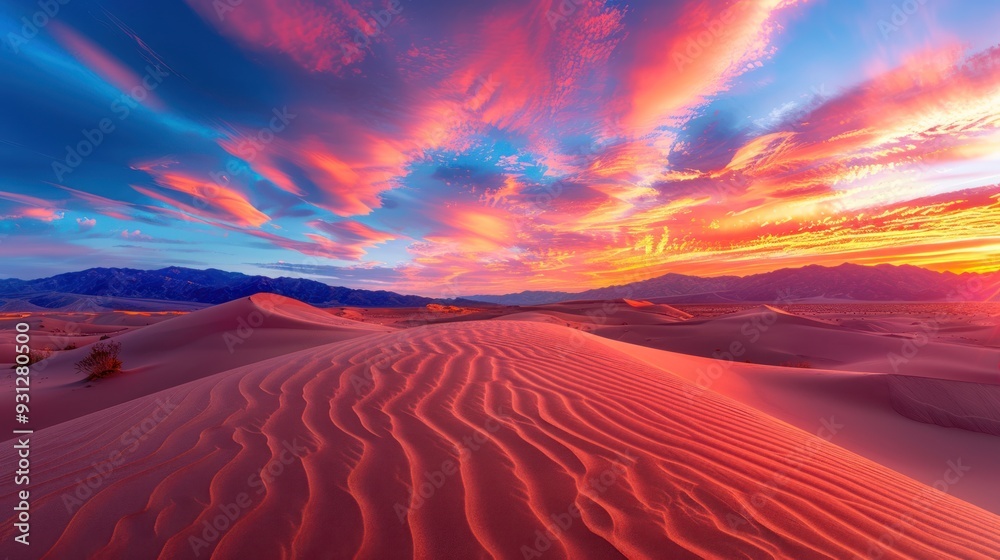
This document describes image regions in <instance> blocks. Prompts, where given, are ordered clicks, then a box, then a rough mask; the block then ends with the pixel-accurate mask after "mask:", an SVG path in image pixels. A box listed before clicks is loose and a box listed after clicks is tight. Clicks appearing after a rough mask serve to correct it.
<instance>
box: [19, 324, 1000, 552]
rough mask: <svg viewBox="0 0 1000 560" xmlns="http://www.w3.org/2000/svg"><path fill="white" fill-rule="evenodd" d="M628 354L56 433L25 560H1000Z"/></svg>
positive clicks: (391, 379) (416, 338) (408, 380)
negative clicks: (34, 558)
mask: <svg viewBox="0 0 1000 560" xmlns="http://www.w3.org/2000/svg"><path fill="white" fill-rule="evenodd" d="M136 334H139V333H136ZM630 348H634V347H630V346H627V345H623V346H622V347H615V345H614V344H609V343H606V342H605V341H603V340H602V339H599V338H597V337H595V336H592V335H589V334H584V333H581V332H579V331H574V330H572V329H569V328H566V327H565V326H562V325H553V324H542V323H538V322H519V321H489V322H487V321H472V322H460V323H451V324H440V325H428V326H424V327H419V328H414V329H409V330H402V331H396V332H391V333H369V334H367V335H365V336H360V337H357V338H352V339H350V340H345V341H341V342H334V343H332V344H325V345H322V346H317V347H315V348H310V349H306V350H302V351H298V352H294V353H291V354H287V355H284V356H279V357H276V358H273V359H268V360H264V361H260V362H258V363H254V364H251V365H247V366H242V367H237V368H236V369H232V370H229V371H224V372H221V373H217V374H214V375H209V376H205V377H202V378H198V379H194V380H192V381H190V382H188V383H184V384H180V385H177V386H173V387H170V388H166V389H164V390H161V391H158V392H153V393H150V394H147V395H145V396H141V397H139V398H136V399H134V400H130V401H128V402H125V403H123V404H119V405H116V406H112V407H110V408H107V409H104V410H101V411H97V412H94V413H92V414H89V415H86V416H82V417H80V418H77V419H76V420H74V421H72V422H66V423H62V424H58V425H54V426H51V427H48V428H45V429H43V430H41V431H39V432H37V433H36V434H35V436H34V437H35V438H36V439H37V441H39V442H45V445H44V446H39V447H38V448H37V454H36V455H34V463H33V477H32V480H33V488H34V489H33V495H34V496H35V501H34V506H33V531H32V540H33V542H34V544H33V548H32V549H33V550H35V551H47V554H46V557H49V558H85V557H93V558H126V557H128V558H131V557H135V558H140V557H141V558H206V557H209V556H210V555H211V556H212V557H213V558H224V559H228V558H352V557H357V558H411V557H418V558H489V557H494V558H538V557H544V558H620V557H627V558H698V557H708V558H855V557H861V558H876V557H881V558H961V559H974V558H984V559H985V558H988V559H993V558H998V557H1000V536H998V535H1000V517H998V516H997V515H995V514H992V513H989V512H987V511H985V510H983V509H980V508H978V507H976V506H973V505H971V504H969V503H967V502H964V501H962V500H959V499H957V498H955V497H953V496H951V495H949V494H948V493H946V492H941V491H938V490H934V489H933V488H931V487H929V486H927V485H925V484H921V483H919V482H917V481H915V480H913V479H911V478H908V477H906V476H903V475H900V474H898V473H897V472H895V471H893V470H891V469H889V468H887V467H885V466H882V465H880V464H877V463H875V462H873V461H870V460H868V459H865V458H863V457H861V456H859V455H856V454H855V453H852V452H850V451H847V450H845V449H843V448H841V447H838V446H837V445H835V444H834V443H830V442H829V441H827V440H833V441H834V442H836V441H837V440H836V439H834V438H837V437H840V436H839V435H838V433H837V432H838V431H839V428H838V422H837V421H836V419H831V418H828V417H826V416H824V415H823V412H821V411H816V413H815V414H814V418H813V422H812V428H809V429H807V430H803V429H799V428H796V427H794V426H792V425H790V424H787V423H785V422H783V421H780V420H777V419H775V418H773V417H772V416H769V415H768V414H765V413H763V412H760V411H758V410H756V409H754V408H751V407H750V406H748V405H746V404H743V403H741V402H738V401H736V400H734V399H732V398H729V397H726V396H723V395H720V394H718V393H717V392H716V391H714V390H704V389H702V388H700V387H697V386H696V385H695V384H694V383H692V382H691V381H690V380H687V379H684V378H683V376H679V375H676V374H674V373H671V371H670V368H667V367H661V366H659V365H657V363H656V361H655V360H649V359H643V358H644V357H642V356H640V357H635V356H634V352H631V351H629V349H630ZM645 358H648V356H647V357H645ZM680 358H684V359H696V358H689V357H678V359H680ZM178 359H179V360H183V357H179V358H178ZM678 363H679V362H678ZM108 381H113V380H108ZM109 386H111V385H110V384H109ZM693 393H694V394H696V395H697V398H692V394H693ZM907 421H910V420H907ZM934 427H936V426H934ZM984 437H992V436H984ZM9 443H10V442H8V443H6V444H5V445H4V449H3V451H2V454H0V468H3V469H5V472H9V471H10V470H11V469H12V461H13V456H12V454H11V451H10V449H11V446H10V445H9ZM116 452H117V454H116ZM112 458H114V459H115V460H112ZM962 474H963V473H962V472H958V474H955V475H954V476H949V477H948V479H949V482H951V483H953V484H956V485H958V484H961V482H960V478H961V476H962ZM955 477H957V478H955ZM953 479H954V480H953ZM88 480H89V481H90V487H88V485H87V482H86V481H88ZM411 489H414V492H415V493H413V492H411ZM944 489H945V490H948V489H949V488H948V487H947V485H946V486H945V488H944ZM8 492H9V486H4V487H3V494H4V495H3V499H4V500H5V501H9V500H10V499H11V496H10V495H9V494H8ZM213 523H215V524H216V525H217V527H218V528H213V527H211V525H212V524H213ZM2 531H3V536H4V538H5V541H6V542H10V541H9V536H10V535H9V533H10V531H11V527H10V522H9V520H8V522H5V523H4V525H3V528H2ZM3 552H5V553H8V554H9V553H10V551H9V550H4V551H3Z"/></svg>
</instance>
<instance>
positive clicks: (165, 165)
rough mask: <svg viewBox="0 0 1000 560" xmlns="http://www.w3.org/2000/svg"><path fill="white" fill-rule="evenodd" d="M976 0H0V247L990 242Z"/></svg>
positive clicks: (768, 259) (316, 251) (260, 270)
mask: <svg viewBox="0 0 1000 560" xmlns="http://www.w3.org/2000/svg"><path fill="white" fill-rule="evenodd" d="M997 30H1000V3H997V2H995V0H964V1H963V2H945V1H942V0H905V1H900V0H826V1H824V0H808V1H807V0H740V1H726V0H684V1H668V0H636V1H623V0H615V1H611V0H609V1H604V2H602V1H599V0H536V1H525V0H477V1H475V2H469V1H467V0H466V1H459V0H444V1H435V0H423V1H419V2H418V1H414V0H371V1H367V0H366V1H361V0H326V1H319V0H186V1H182V0H176V1H164V2H153V3H145V2H126V1H123V0H104V1H102V2H95V1H88V0H41V1H37V0H36V1H18V2H11V1H9V0H0V40H2V43H3V45H2V48H0V263H2V264H0V277H17V278H24V279H29V278H37V277H44V276H49V275H52V274H57V273H62V272H68V271H75V270H82V269H86V268H90V267H95V266H125V267H133V268H142V269H153V268H163V267H167V266H188V267H192V268H210V267H211V268H220V269H224V270H231V271H239V272H245V273H248V274H264V275H268V276H279V275H280V276H294V277H305V278H313V279H317V280H320V281H323V282H326V283H329V284H333V285H343V286H349V287H354V288H367V289H391V290H394V291H399V292H405V293H418V294H423V295H429V296H452V295H471V294H499V293H508V292H515V291H521V290H526V289H532V290H566V291H581V290H585V289H589V288H594V287H601V286H607V285H613V284H623V283H627V282H632V281H637V280H643V279H647V278H651V277H654V276H659V275H662V274H665V273H668V272H676V273H682V274H693V275H700V276H719V275H726V274H735V275H741V276H742V275H747V274H753V273H759V272H766V271H770V270H775V269H779V268H786V267H797V266H804V265H808V264H821V265H831V266H832V265H837V264H840V263H843V262H852V263H859V264H880V263H890V264H897V265H899V264H912V265H917V266H922V267H926V268H930V269H934V270H941V271H945V270H947V271H953V272H966V271H971V272H983V271H992V270H996V269H1000V219H998V217H1000V186H998V185H1000V165H998V163H1000V150H998V148H1000V31H997Z"/></svg>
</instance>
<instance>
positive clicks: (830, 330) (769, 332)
mask: <svg viewBox="0 0 1000 560" xmlns="http://www.w3.org/2000/svg"><path fill="white" fill-rule="evenodd" d="M937 328H938V326H937V325H935V324H933V323H930V324H927V325H923V326H914V325H910V326H909V330H910V333H908V334H901V333H876V332H872V331H870V330H868V331H866V330H861V329H859V328H852V327H849V326H845V325H840V324H836V323H835V322H834V321H830V320H824V319H818V318H813V317H802V316H798V315H794V314H792V313H788V312H786V311H782V310H780V309H777V308H774V307H770V306H759V307H756V308H753V309H748V310H745V311H741V312H738V313H731V314H728V315H723V316H719V317H713V318H708V319H691V320H688V321H682V322H668V323H664V324H661V325H655V326H641V325H629V326H627V327H623V326H618V325H614V324H608V325H605V326H601V327H599V328H596V329H594V330H593V331H592V332H594V334H598V335H601V336H603V337H606V338H610V339H613V340H620V341H623V342H630V343H633V344H638V345H642V346H648V347H651V348H657V349H661V350H669V351H672V352H682V353H685V354H691V355H695V356H705V357H717V356H722V355H724V354H726V353H727V352H729V349H730V346H732V345H733V344H738V345H739V348H740V349H741V351H742V353H741V354H740V355H739V356H734V357H735V358H736V360H737V361H747V362H750V363H755V364H769V365H793V364H794V365H797V366H800V367H801V366H809V367H813V368H821V369H836V370H842V371H860V372H871V373H892V374H899V375H909V376H917V377H932V378H937V379H953V380H958V381H969V382H977V383H988V384H997V383H998V382H1000V378H998V377H997V364H998V363H1000V348H995V347H986V346H981V345H972V344H963V343H961V342H958V341H949V340H940V339H935V338H933V336H930V335H929V334H928V333H931V334H933V333H934V332H935V329H937ZM914 331H915V332H914Z"/></svg>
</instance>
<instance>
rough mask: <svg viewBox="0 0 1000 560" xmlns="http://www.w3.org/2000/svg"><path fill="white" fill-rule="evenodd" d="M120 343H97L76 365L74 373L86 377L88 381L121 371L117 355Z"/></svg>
mask: <svg viewBox="0 0 1000 560" xmlns="http://www.w3.org/2000/svg"><path fill="white" fill-rule="evenodd" d="M121 350H122V343H121V342H98V343H96V344H94V345H93V346H92V347H91V348H90V354H87V357H85V358H84V359H82V360H80V361H79V362H77V363H76V371H78V372H80V373H84V374H86V375H87V380H88V381H93V380H95V379H101V378H104V377H107V376H109V375H111V374H113V373H118V372H119V371H121V370H122V361H121V360H120V359H118V354H119V353H120V352H121Z"/></svg>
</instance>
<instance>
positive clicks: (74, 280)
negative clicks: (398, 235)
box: [0, 267, 470, 311]
mask: <svg viewBox="0 0 1000 560" xmlns="http://www.w3.org/2000/svg"><path fill="white" fill-rule="evenodd" d="M259 292H270V293H274V294H279V295H283V296H286V297H290V298H295V299H297V300H300V301H304V302H306V303H308V304H311V305H315V306H320V307H337V306H355V307H421V306H424V305H427V304H428V303H450V304H455V303H456V301H457V302H458V304H459V305H461V304H463V302H462V301H461V300H454V301H453V300H447V301H446V300H439V299H433V298H427V297H422V296H408V295H400V294H397V293H395V292H387V291H381V290H380V291H371V290H354V289H350V288H343V287H337V286H329V285H327V284H324V283H322V282H316V281H315V280H305V279H301V278H268V277H266V276H249V275H246V274H241V273H238V272H225V271H222V270H215V269H208V270H194V269H190V268H180V267H171V268H164V269H161V270H135V269H130V268H91V269H88V270H84V271H81V272H70V273H67V274H59V275H57V276H52V277H51V278H40V279H37V280H17V279H8V280H0V304H2V307H3V308H4V310H6V311H13V310H15V309H13V308H16V307H26V309H21V310H24V311H31V310H37V309H54V308H64V307H74V306H79V305H80V304H79V302H78V301H77V300H78V299H79V298H74V297H72V296H90V298H91V301H90V302H89V304H90V305H91V306H95V307H107V308H112V309H121V308H125V307H131V306H132V304H130V303H126V302H123V299H124V298H129V299H141V300H161V301H163V300H166V301H176V302H195V303H204V304H217V303H225V302H227V301H232V300H234V299H238V298H241V297H246V296H250V295H253V294H256V293H259ZM464 303H465V304H468V303H470V302H464Z"/></svg>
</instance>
